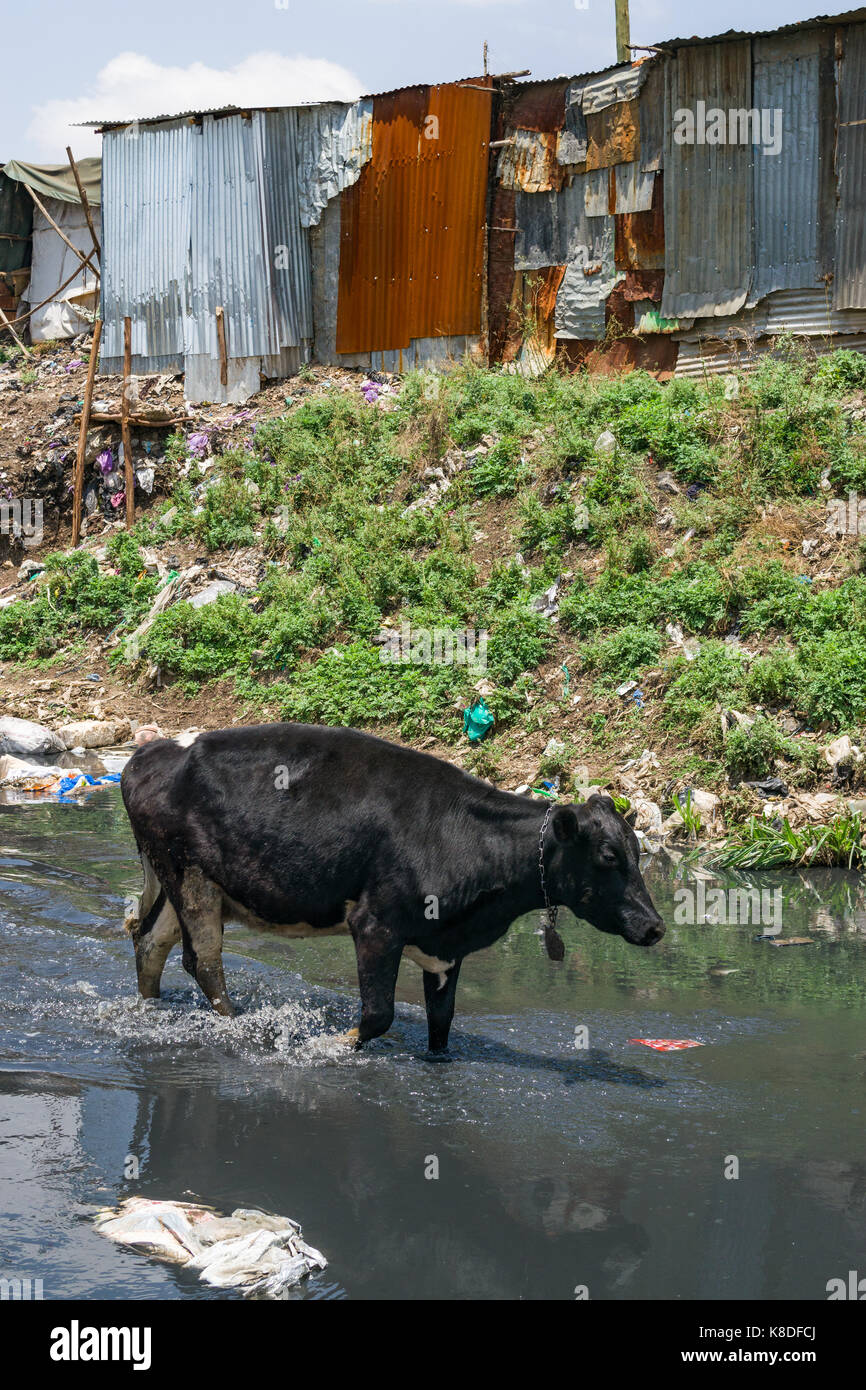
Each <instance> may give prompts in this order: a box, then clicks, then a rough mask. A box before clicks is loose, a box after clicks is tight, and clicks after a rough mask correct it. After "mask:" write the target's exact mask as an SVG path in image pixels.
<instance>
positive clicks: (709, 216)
mask: <svg viewBox="0 0 866 1390" xmlns="http://www.w3.org/2000/svg"><path fill="white" fill-rule="evenodd" d="M751 69H752V63H751V44H750V42H749V41H748V40H747V41H746V42H744V43H741V42H734V43H719V44H711V45H709V46H707V47H700V48H686V49H682V50H681V51H680V52H679V54H678V55H677V59H676V61H675V62H671V63H669V64H668V69H667V74H668V87H667V98H666V100H667V124H668V130H667V144H666V148H665V180H664V189H665V289H664V296H663V299H662V315H663V317H664V318H684V317H687V318H691V317H693V316H694V315H716V314H731V313H735V312H736V310H737V309H740V308H741V307H742V306H743V304H744V303H745V302H746V296H747V294H748V291H749V284H750V280H751V268H752V149H751V146H750V145H733V144H725V145H708V144H698V143H695V144H678V143H677V142H676V140H675V139H674V134H673V132H674V130H675V128H676V119H675V118H676V113H677V112H678V111H682V110H689V111H691V112H693V113H697V112H698V110H699V108H698V103H699V102H701V103H703V108H704V109H706V110H710V109H712V108H720V109H722V110H723V111H725V112H727V111H729V110H730V109H735V110H748V109H749V108H750V107H751V105H752V100H751V96H752V80H751V79H752V71H751Z"/></svg>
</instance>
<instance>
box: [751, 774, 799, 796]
mask: <svg viewBox="0 0 866 1390" xmlns="http://www.w3.org/2000/svg"><path fill="white" fill-rule="evenodd" d="M742 785H743V786H744V787H750V788H751V789H752V791H754V792H757V793H758V796H763V797H764V798H767V797H771V796H787V795H788V790H789V789H788V787H787V786H786V784H785V783H784V782H783V781H782V779H781V777H764V778H763V779H762V780H761V781H760V782H743V784H742Z"/></svg>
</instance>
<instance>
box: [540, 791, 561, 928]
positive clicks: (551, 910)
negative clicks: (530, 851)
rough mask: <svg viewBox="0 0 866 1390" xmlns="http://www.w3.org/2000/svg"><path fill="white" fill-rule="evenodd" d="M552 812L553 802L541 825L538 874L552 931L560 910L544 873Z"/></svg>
mask: <svg viewBox="0 0 866 1390" xmlns="http://www.w3.org/2000/svg"><path fill="white" fill-rule="evenodd" d="M552 811H553V802H552V801H551V802H550V804H549V805H548V807H547V810H546V811H545V813H544V820H543V821H542V823H541V834H540V835H539V837H538V873H539V877H540V879H541V892H542V894H543V896H544V910H545V912H546V913H547V920H548V922H549V924H550V929H551V931H552V930H553V929H554V928H555V927H556V917H557V913H558V912H559V908H558V907H554V906H553V905H552V903H551V901H550V896H549V894H548V892H547V878H546V875H545V872H544V832H545V830H546V829H547V825H548V822H549V820H550V816H551V813H552Z"/></svg>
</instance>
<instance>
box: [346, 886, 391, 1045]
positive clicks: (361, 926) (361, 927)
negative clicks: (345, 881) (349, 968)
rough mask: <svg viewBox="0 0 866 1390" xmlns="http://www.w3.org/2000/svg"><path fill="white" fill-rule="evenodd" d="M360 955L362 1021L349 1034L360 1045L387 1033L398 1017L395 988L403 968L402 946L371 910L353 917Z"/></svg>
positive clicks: (359, 977)
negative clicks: (395, 1004) (401, 962)
mask: <svg viewBox="0 0 866 1390" xmlns="http://www.w3.org/2000/svg"><path fill="white" fill-rule="evenodd" d="M349 926H350V928H351V932H352V936H353V938H354V942H355V954H356V956H357V958H358V984H359V985H360V989H361V1022H360V1023H359V1025H358V1027H357V1029H354V1028H353V1029H351V1030H350V1032H349V1033H348V1035H346V1041H347V1042H354V1043H355V1045H356V1046H357V1047H360V1046H361V1044H362V1043H365V1042H369V1041H370V1039H371V1038H378V1037H381V1035H382V1034H383V1033H387V1031H388V1029H389V1028H390V1027H391V1024H392V1023H393V1021H394V990H395V988H396V985H397V971H398V970H399V969H400V956H401V954H402V946H401V944H400V942H399V941H398V940H397V937H396V935H395V934H394V932H392V931H391V930H390V929H389V928H388V927H385V926H383V925H382V924H381V923H380V922H377V921H376V919H375V918H374V917H372V916H371V915H370V913H368V912H365V911H363V910H362V911H360V912H359V913H358V914H357V916H356V917H354V920H353V919H352V918H350V919H349Z"/></svg>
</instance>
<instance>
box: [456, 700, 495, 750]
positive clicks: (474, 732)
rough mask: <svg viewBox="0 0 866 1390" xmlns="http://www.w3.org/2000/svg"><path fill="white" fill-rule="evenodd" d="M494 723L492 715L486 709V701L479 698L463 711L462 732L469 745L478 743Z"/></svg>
mask: <svg viewBox="0 0 866 1390" xmlns="http://www.w3.org/2000/svg"><path fill="white" fill-rule="evenodd" d="M493 723H494V719H493V715H492V714H491V713H490V710H489V709H488V708H487V702H486V700H484V699H483V697H482V698H479V699H478V700H473V702H472V704H471V705H469V707H468V708H467V709H465V710H464V711H463V732H464V734H466V736H467V737H468V739H469V742H470V743H480V742H481V740H482V739H483V738H484V736H485V735H486V734H488V733H489V732H490V729H491V728H492V726H493Z"/></svg>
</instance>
